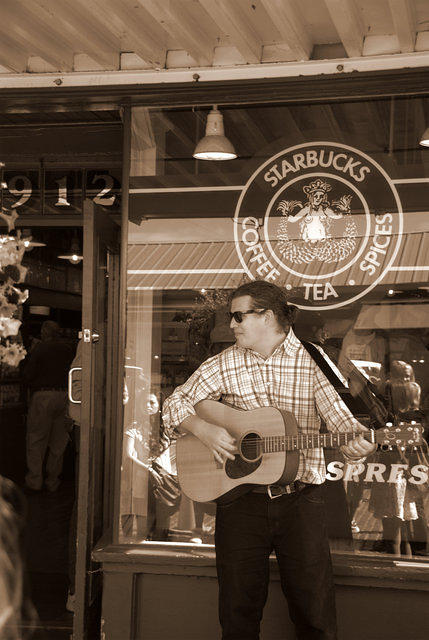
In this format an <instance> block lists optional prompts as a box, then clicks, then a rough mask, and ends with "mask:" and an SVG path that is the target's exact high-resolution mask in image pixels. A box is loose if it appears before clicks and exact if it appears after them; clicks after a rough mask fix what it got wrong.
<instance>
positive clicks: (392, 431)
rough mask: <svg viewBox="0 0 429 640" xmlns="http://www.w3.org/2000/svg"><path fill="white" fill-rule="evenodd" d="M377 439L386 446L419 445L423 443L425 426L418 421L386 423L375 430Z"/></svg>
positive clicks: (400, 447) (403, 446) (405, 446)
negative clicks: (395, 423)
mask: <svg viewBox="0 0 429 640" xmlns="http://www.w3.org/2000/svg"><path fill="white" fill-rule="evenodd" d="M374 435H375V441H376V443H377V444H379V445H381V446H385V447H389V448H392V447H398V448H399V449H406V448H407V447H417V446H419V445H421V444H423V442H424V440H423V427H422V425H421V424H419V423H418V422H415V421H414V420H412V421H411V422H399V423H398V424H397V425H395V426H393V425H386V427H382V428H381V429H377V431H375V434H374Z"/></svg>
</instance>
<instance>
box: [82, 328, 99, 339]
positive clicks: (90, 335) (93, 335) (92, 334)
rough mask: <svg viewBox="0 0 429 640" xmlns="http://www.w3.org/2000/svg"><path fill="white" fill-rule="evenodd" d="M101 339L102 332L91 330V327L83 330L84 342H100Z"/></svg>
mask: <svg viewBox="0 0 429 640" xmlns="http://www.w3.org/2000/svg"><path fill="white" fill-rule="evenodd" d="M99 339H100V334H99V333H97V331H91V329H84V330H83V341H84V342H98V341H99Z"/></svg>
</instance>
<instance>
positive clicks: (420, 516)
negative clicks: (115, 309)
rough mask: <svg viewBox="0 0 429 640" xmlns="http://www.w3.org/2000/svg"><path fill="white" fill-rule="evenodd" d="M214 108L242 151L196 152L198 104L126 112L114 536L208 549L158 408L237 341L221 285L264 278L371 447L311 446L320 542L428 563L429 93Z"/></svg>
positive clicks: (205, 524) (172, 436) (206, 532)
mask: <svg viewBox="0 0 429 640" xmlns="http://www.w3.org/2000/svg"><path fill="white" fill-rule="evenodd" d="M220 111H221V114H222V116H223V119H224V126H225V135H226V136H227V137H228V138H229V140H230V141H231V143H232V144H233V146H234V147H235V149H236V151H237V154H238V157H237V159H235V160H229V161H227V162H221V161H203V160H195V159H194V158H193V157H192V154H193V151H194V148H195V145H196V143H197V142H198V141H199V140H200V139H201V137H202V136H204V133H205V125H206V120H207V116H208V113H209V109H208V108H199V109H195V108H182V109H150V110H148V109H144V108H135V109H134V110H133V117H132V124H133V126H132V132H133V144H132V166H131V179H130V222H129V229H128V239H129V245H128V264H127V271H128V279H127V347H126V372H125V389H124V440H123V442H124V444H123V452H122V478H121V487H120V507H121V508H120V514H121V515H120V526H119V528H120V540H121V541H124V542H127V541H128V542H136V541H141V542H143V541H147V540H155V541H167V542H185V543H196V544H204V543H207V544H212V543H213V534H214V514H215V503H214V502H213V501H212V500H208V501H207V500H206V499H205V498H206V497H207V495H208V494H205V493H204V491H198V492H197V494H198V495H197V497H198V499H191V498H190V497H188V495H185V493H189V491H188V490H186V491H184V492H182V491H181V489H180V484H179V482H181V486H183V487H185V486H186V488H187V486H188V485H187V484H186V482H185V481H184V480H183V475H181V474H183V471H181V470H182V469H183V468H184V465H185V464H190V462H189V460H188V459H187V462H184V458H183V455H184V454H183V449H182V448H181V447H179V446H177V438H180V437H181V436H180V435H179V434H178V432H177V430H176V431H175V432H172V431H171V429H168V428H166V425H165V424H163V422H162V420H161V412H162V407H163V404H164V402H165V400H166V398H167V397H169V396H170V395H171V393H172V392H173V390H174V389H175V388H176V387H177V386H179V385H182V384H184V383H185V382H186V381H187V380H188V378H189V377H190V376H191V374H192V373H193V372H194V371H195V370H196V369H197V368H198V367H199V366H200V364H201V363H202V362H203V361H205V360H206V359H207V358H208V357H210V356H212V355H215V354H217V353H219V352H220V351H222V350H223V349H225V348H227V347H228V346H230V345H231V344H233V342H234V335H233V333H232V331H231V330H230V327H229V317H228V311H229V304H228V297H229V294H230V293H231V291H232V290H233V289H234V288H236V287H237V286H238V285H240V284H241V283H243V282H245V281H247V280H249V279H255V278H265V279H267V280H268V281H272V282H275V283H276V284H278V285H280V286H282V287H285V288H286V290H287V291H288V292H289V294H290V300H291V302H292V303H294V304H296V305H297V306H298V307H299V308H300V312H299V315H298V318H297V320H296V323H295V325H294V331H295V333H296V334H297V336H298V337H299V338H300V339H302V340H306V341H310V342H312V343H314V344H316V345H318V346H319V348H320V350H321V351H322V353H323V355H324V357H325V362H327V363H328V367H329V368H330V370H331V371H333V375H334V376H336V377H337V381H336V385H337V388H338V390H339V391H340V395H341V397H342V398H343V400H344V401H345V402H346V403H347V404H348V406H349V407H350V408H351V410H352V411H353V413H354V415H355V416H356V417H357V418H358V419H359V420H360V421H361V423H362V424H364V425H366V426H367V427H368V428H370V429H371V431H369V432H368V437H371V438H373V439H374V440H375V441H376V442H377V443H378V445H379V446H378V449H377V451H376V452H375V453H374V454H373V455H372V456H370V457H368V458H367V459H366V460H364V461H362V462H358V463H356V464H351V463H348V462H347V461H346V460H345V459H344V457H343V456H342V454H341V452H340V450H339V449H338V447H337V446H335V445H338V444H339V442H338V440H335V438H334V439H333V440H332V439H331V438H330V436H329V434H328V435H322V436H321V442H319V441H318V442H319V444H323V445H326V446H325V447H324V448H325V460H326V474H327V487H328V491H327V514H328V523H329V531H330V538H331V542H332V548H333V549H336V550H344V551H355V552H356V553H364V554H380V553H381V554H393V555H403V556H419V557H421V558H422V559H424V556H425V554H426V551H427V549H429V545H428V535H427V513H428V509H429V505H428V499H429V498H428V496H429V491H428V456H427V434H428V420H427V418H428V412H429V394H428V391H429V382H428V381H429V375H428V374H429V354H428V342H429V324H428V317H429V316H428V307H429V293H428V292H429V287H428V286H427V276H428V270H429V265H428V255H429V252H428V231H429V228H428V227H429V215H428V213H427V210H426V209H427V206H426V203H427V196H428V189H429V181H428V180H427V178H425V176H426V175H427V169H428V167H427V164H428V162H429V155H428V154H429V151H428V150H426V149H424V148H422V147H420V146H419V144H418V143H419V135H420V134H421V132H422V131H423V129H424V128H425V122H426V123H427V122H428V121H429V101H428V98H427V97H426V96H423V97H422V96H419V97H410V98H400V99H399V98H398V99H393V98H392V99H380V100H366V101H345V102H341V103H340V102H331V103H324V104H304V105H296V104H294V105H288V104H264V105H251V106H247V105H241V106H237V105H234V106H232V107H226V106H225V107H222V108H220ZM325 366H326V365H325ZM267 398H268V400H264V401H263V403H262V404H263V405H264V406H265V405H267V404H270V397H269V395H268V396H267ZM321 430H322V433H323V432H324V431H326V427H325V425H324V424H323V420H322V426H321ZM259 435H260V437H264V436H265V435H267V434H265V433H261V434H259ZM258 437H259V436H258ZM301 446H302V443H301ZM306 446H307V447H310V446H312V445H311V444H310V443H309V441H308V440H306ZM264 455H269V454H264ZM283 455H285V456H287V455H290V453H288V452H286V453H284V454H283ZM191 457H192V455H191ZM178 466H179V474H178ZM220 471H221V472H222V469H220ZM249 473H253V471H249V469H247V470H246V474H249ZM178 475H179V482H178ZM242 477H245V474H243V476H242ZM252 477H255V476H252ZM198 478H199V479H198V481H200V480H201V482H202V481H203V479H202V476H198ZM205 482H207V483H209V484H210V482H213V485H214V484H215V483H214V480H213V481H212V480H211V479H210V478H209V479H207V478H206V479H205ZM243 483H244V480H243ZM221 486H222V488H224V485H221ZM212 490H213V487H211V491H212ZM216 491H220V489H219V490H218V489H216ZM192 497H193V498H195V497H196V496H195V495H194V494H192Z"/></svg>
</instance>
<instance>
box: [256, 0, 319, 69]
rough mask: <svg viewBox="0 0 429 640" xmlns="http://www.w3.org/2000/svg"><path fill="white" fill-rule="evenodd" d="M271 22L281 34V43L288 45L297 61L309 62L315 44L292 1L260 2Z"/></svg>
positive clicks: (264, 0) (269, 0)
mask: <svg viewBox="0 0 429 640" xmlns="http://www.w3.org/2000/svg"><path fill="white" fill-rule="evenodd" d="M260 1H261V4H262V6H263V7H264V9H265V11H266V12H267V14H268V15H269V17H270V19H271V22H272V23H273V25H274V27H275V28H276V29H277V31H279V32H280V36H281V42H284V43H285V44H287V46H288V47H289V49H291V50H292V52H293V53H294V55H295V59H296V60H308V59H309V58H310V55H311V51H312V49H313V43H312V41H311V39H310V37H309V36H308V34H307V31H306V28H305V25H304V22H303V20H302V18H301V16H300V15H299V13H298V11H297V10H296V5H295V4H292V2H291V0H260Z"/></svg>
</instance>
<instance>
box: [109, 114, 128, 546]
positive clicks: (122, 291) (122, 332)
mask: <svg viewBox="0 0 429 640" xmlns="http://www.w3.org/2000/svg"><path fill="white" fill-rule="evenodd" d="M122 116H123V135H124V138H123V147H122V149H123V157H122V191H121V247H120V266H119V308H118V325H117V327H118V333H117V345H116V354H117V371H118V378H117V379H118V385H117V390H116V393H117V394H118V395H117V399H116V433H115V440H113V439H112V443H113V446H114V450H115V452H116V457H115V463H114V470H113V478H114V482H113V487H114V488H115V491H114V499H113V523H112V530H113V536H114V539H115V540H117V539H118V537H119V517H120V494H121V492H120V487H121V463H122V447H123V428H122V427H123V419H124V414H123V402H122V400H123V384H124V375H123V372H124V367H125V347H126V326H127V298H126V296H127V260H128V216H129V183H130V166H131V109H130V108H125V109H124V110H123V114H122Z"/></svg>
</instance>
